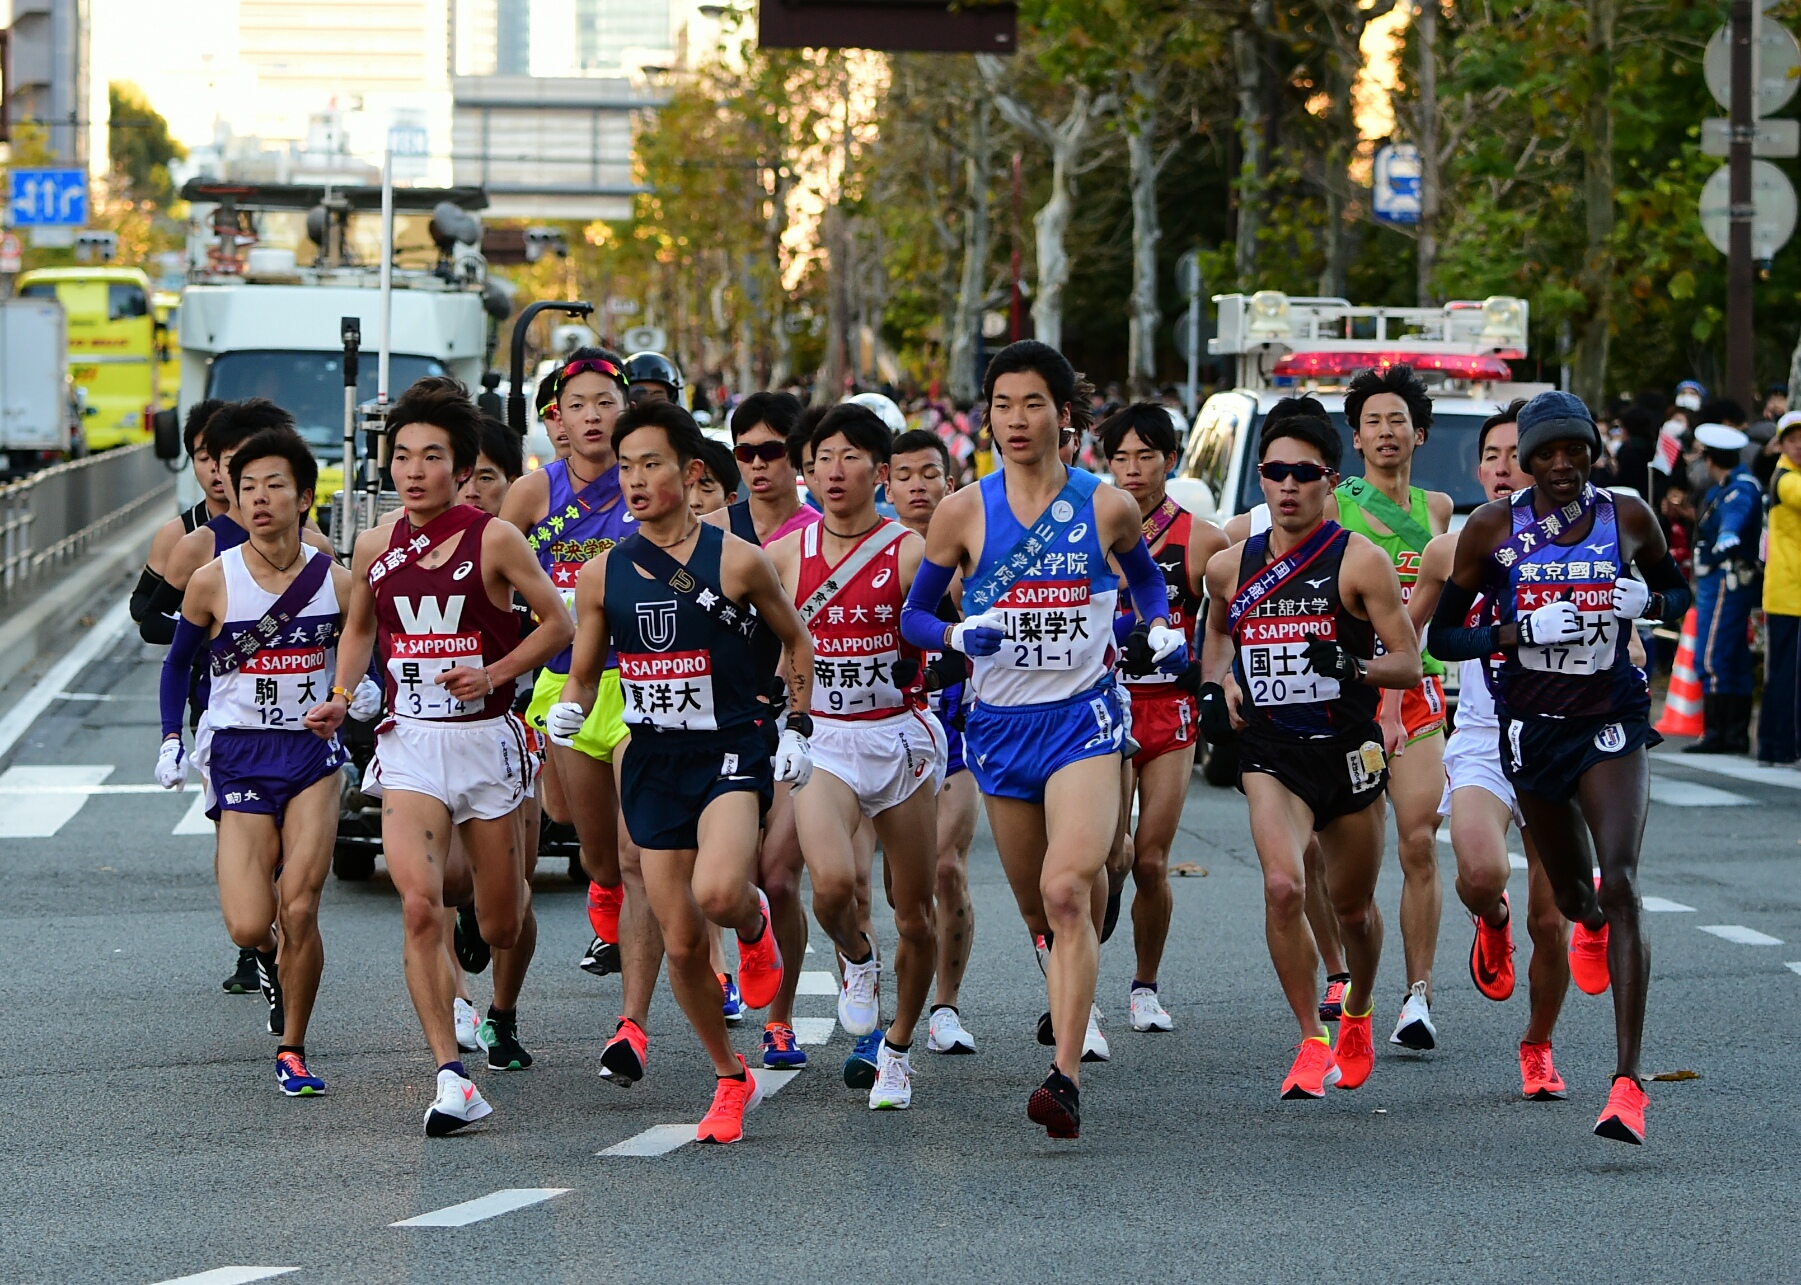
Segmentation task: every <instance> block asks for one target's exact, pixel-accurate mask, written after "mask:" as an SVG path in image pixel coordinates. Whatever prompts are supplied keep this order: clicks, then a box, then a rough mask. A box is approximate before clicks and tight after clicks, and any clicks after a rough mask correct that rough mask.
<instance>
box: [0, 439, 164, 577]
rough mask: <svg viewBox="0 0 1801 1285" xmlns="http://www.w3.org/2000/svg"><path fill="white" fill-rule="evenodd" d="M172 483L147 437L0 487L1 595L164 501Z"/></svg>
mask: <svg viewBox="0 0 1801 1285" xmlns="http://www.w3.org/2000/svg"><path fill="white" fill-rule="evenodd" d="M174 487H175V475H174V474H173V473H171V472H170V471H169V469H168V467H167V466H166V465H165V464H164V463H163V462H162V461H161V460H159V459H157V458H156V455H155V452H154V451H153V450H152V447H151V444H150V443H149V442H140V443H138V444H137V445H134V446H125V447H121V448H119V449H118V450H113V451H103V452H101V453H100V454H98V455H90V456H88V457H87V458H86V459H81V460H71V461H70V462H69V463H67V464H57V465H53V466H52V467H50V468H47V469H44V470H43V471H41V472H38V473H33V474H32V475H31V476H30V477H27V478H24V479H22V480H20V481H17V482H13V483H11V484H9V485H7V486H0V597H10V596H11V595H13V594H15V593H18V592H19V591H20V590H22V589H24V588H26V587H28V586H30V585H31V584H33V583H35V582H36V581H37V580H39V579H40V578H42V577H43V576H45V575H46V574H49V573H51V572H53V571H54V570H55V569H56V568H57V567H59V566H61V565H62V564H63V563H65V562H68V561H70V560H71V559H74V558H77V557H80V556H81V554H82V553H84V552H85V551H86V550H87V547H88V545H89V544H90V543H91V542H92V541H93V540H94V539H96V538H97V537H99V536H103V535H105V534H106V533H107V532H109V531H112V530H113V529H115V528H116V527H118V526H120V525H122V524H124V523H126V522H129V521H131V520H132V519H133V518H135V517H136V516H138V515H139V514H140V513H142V512H144V511H145V509H146V508H147V507H148V506H150V505H152V504H156V503H158V502H159V501H164V500H165V499H166V497H167V496H168V495H169V493H170V492H171V491H172V490H173V489H174Z"/></svg>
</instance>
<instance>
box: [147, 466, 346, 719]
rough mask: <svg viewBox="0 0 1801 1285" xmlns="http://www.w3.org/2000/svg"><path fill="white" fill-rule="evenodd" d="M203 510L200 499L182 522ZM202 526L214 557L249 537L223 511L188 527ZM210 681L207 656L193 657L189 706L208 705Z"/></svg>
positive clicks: (204, 504) (205, 706)
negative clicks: (210, 538) (208, 535)
mask: <svg viewBox="0 0 1801 1285" xmlns="http://www.w3.org/2000/svg"><path fill="white" fill-rule="evenodd" d="M205 511H206V501H205V500H202V501H201V502H200V504H199V507H198V509H197V510H196V509H189V510H188V511H187V512H186V513H183V514H182V522H183V524H184V525H185V524H186V522H187V519H188V518H190V517H193V516H194V515H195V513H196V512H201V513H204V512H205ZM202 526H203V527H205V528H206V529H207V530H209V531H211V532H212V533H213V556H214V557H215V558H217V557H220V556H221V555H223V554H224V553H225V552H226V551H227V550H229V549H235V548H237V547H238V546H239V545H241V544H243V543H245V542H246V541H248V540H249V539H250V532H248V531H246V530H245V529H244V528H243V527H241V526H239V525H238V524H237V523H236V522H234V521H232V520H231V519H230V518H228V517H226V516H225V515H224V514H223V513H221V514H220V515H219V516H218V517H216V518H207V519H206V520H204V521H203V522H201V523H200V524H199V525H198V526H194V527H189V528H188V529H189V530H190V531H196V530H199V528H200V527H202ZM301 543H303V544H304V543H305V541H304V540H303V541H302V542H301ZM330 578H331V577H329V576H327V577H326V579H328V580H329V579H330ZM211 683H212V673H211V671H210V667H209V665H208V662H207V658H206V657H205V656H196V657H194V675H193V678H192V679H190V680H189V682H188V704H189V706H190V707H191V708H207V707H209V703H210V701H211V699H212V698H211V687H210V684H211ZM326 686H327V687H328V688H329V687H330V686H331V684H330V683H327V684H326Z"/></svg>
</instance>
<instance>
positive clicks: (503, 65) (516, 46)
mask: <svg viewBox="0 0 1801 1285" xmlns="http://www.w3.org/2000/svg"><path fill="white" fill-rule="evenodd" d="M493 4H494V74H495V75H496V76H529V75H531V72H532V0H493Z"/></svg>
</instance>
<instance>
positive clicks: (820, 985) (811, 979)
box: [794, 972, 838, 995]
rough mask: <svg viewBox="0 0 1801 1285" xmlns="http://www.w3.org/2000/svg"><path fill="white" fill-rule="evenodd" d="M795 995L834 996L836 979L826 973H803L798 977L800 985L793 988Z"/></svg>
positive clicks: (836, 989)
mask: <svg viewBox="0 0 1801 1285" xmlns="http://www.w3.org/2000/svg"><path fill="white" fill-rule="evenodd" d="M794 993H795V994H796V995H836V994H837V993H838V979H837V978H836V977H834V976H832V975H831V974H830V973H827V972H805V973H802V974H801V975H800V985H799V986H797V987H795V988H794Z"/></svg>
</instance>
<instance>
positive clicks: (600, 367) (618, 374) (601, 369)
mask: <svg viewBox="0 0 1801 1285" xmlns="http://www.w3.org/2000/svg"><path fill="white" fill-rule="evenodd" d="M587 371H593V372H594V373H595V374H596V375H605V376H606V377H607V378H608V379H614V380H618V381H619V386H620V387H621V388H628V387H630V386H631V381H630V380H628V379H627V378H626V377H625V372H624V371H623V370H621V369H620V368H619V367H618V366H616V365H614V364H613V363H612V362H610V361H608V360H607V359H606V358H604V357H583V358H582V359H581V360H580V361H572V362H570V363H569V364H568V365H567V366H565V367H563V368H562V369H561V370H559V371H558V372H557V382H556V389H557V392H558V393H559V394H561V393H562V391H563V385H564V384H567V383H568V382H569V381H570V380H572V379H574V378H575V377H576V376H577V375H580V374H584V373H585V372H587Z"/></svg>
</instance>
